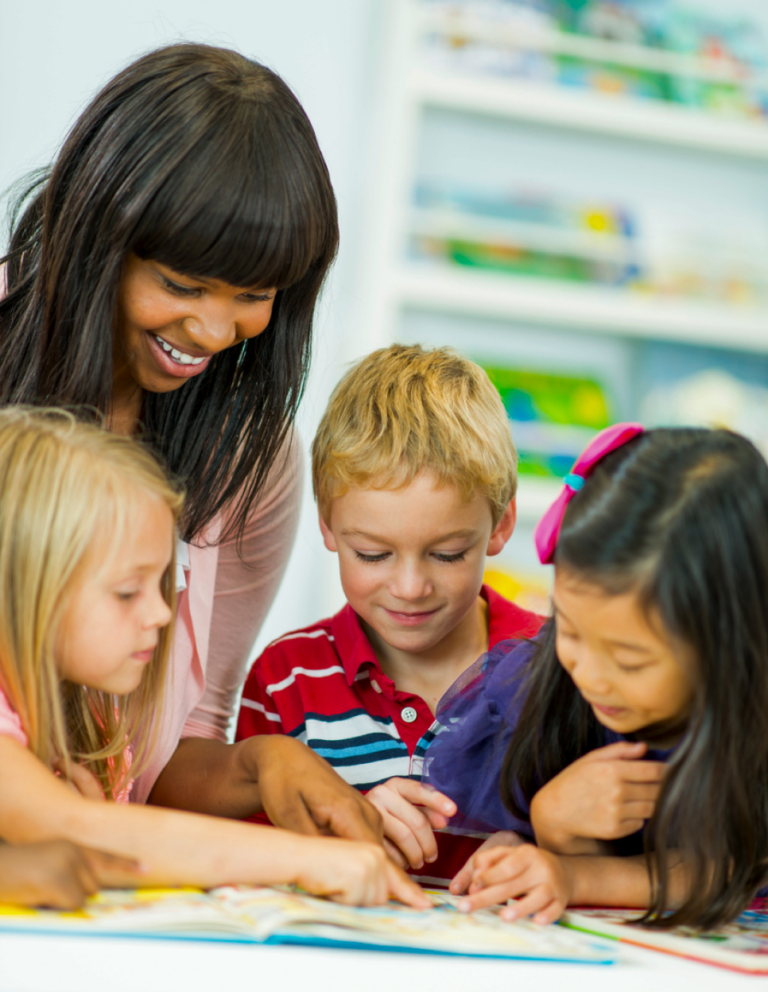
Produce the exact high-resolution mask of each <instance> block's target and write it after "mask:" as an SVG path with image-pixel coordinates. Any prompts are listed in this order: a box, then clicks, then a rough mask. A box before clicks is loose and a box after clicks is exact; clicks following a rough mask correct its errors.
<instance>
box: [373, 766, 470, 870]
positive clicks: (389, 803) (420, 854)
mask: <svg viewBox="0 0 768 992" xmlns="http://www.w3.org/2000/svg"><path fill="white" fill-rule="evenodd" d="M366 798H367V799H368V801H369V802H370V803H372V804H373V805H374V806H375V807H376V809H377V810H378V811H379V813H381V817H382V820H383V821H384V848H385V850H386V852H387V854H389V856H390V858H392V860H393V861H394V862H395V864H397V865H400V867H401V868H406V867H408V866H409V865H410V867H411V868H421V867H422V865H423V864H424V862H425V861H426V862H432V861H435V860H436V858H437V841H436V840H435V835H434V833H433V832H432V831H433V828H434V829H435V830H441V829H442V828H443V827H445V826H446V824H447V823H448V820H449V818H450V817H452V816H453V815H454V814H455V812H456V803H455V802H454V801H453V800H452V799H449V798H448V796H444V795H443V793H442V792H437V791H436V790H435V789H430V788H427V786H425V785H422V784H421V783H420V782H415V781H413V779H408V778H391V779H389V780H388V781H386V782H382V784H381V785H377V786H375V787H374V788H373V789H371V791H370V792H368V793H367V794H366ZM418 807H423V811H422V809H419V808H418Z"/></svg>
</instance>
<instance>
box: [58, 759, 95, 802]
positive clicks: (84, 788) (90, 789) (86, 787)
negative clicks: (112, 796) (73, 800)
mask: <svg viewBox="0 0 768 992" xmlns="http://www.w3.org/2000/svg"><path fill="white" fill-rule="evenodd" d="M52 767H53V771H54V774H55V775H56V776H57V778H60V779H62V780H63V781H64V782H66V783H67V785H68V786H70V788H72V789H74V790H75V792H77V793H79V794H80V795H81V796H82V797H83V799H93V800H95V801H96V802H100V801H103V800H104V793H103V792H102V791H101V786H100V785H99V782H98V780H97V779H96V776H95V775H92V774H91V773H90V772H89V771H88V769H87V768H86V767H85V766H84V765H78V764H77V763H76V762H72V763H71V764H70V768H69V778H66V777H65V767H64V762H63V761H61V760H59V759H56V761H54V762H53V764H52Z"/></svg>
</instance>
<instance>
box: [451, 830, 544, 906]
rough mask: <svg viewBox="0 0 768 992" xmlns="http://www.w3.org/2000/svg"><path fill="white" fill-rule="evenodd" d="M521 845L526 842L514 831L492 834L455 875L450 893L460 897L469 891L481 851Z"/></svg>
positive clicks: (501, 831) (500, 831)
mask: <svg viewBox="0 0 768 992" xmlns="http://www.w3.org/2000/svg"><path fill="white" fill-rule="evenodd" d="M520 844H525V841H524V840H523V838H522V837H521V836H520V835H519V834H516V833H515V832H514V831H512V830H499V831H498V832H497V833H495V834H491V836H490V837H489V838H488V839H487V840H484V841H483V843H482V844H481V845H480V847H478V849H477V850H476V851H475V853H474V854H473V855H472V856H471V857H470V858H468V859H467V863H466V864H465V865H464V867H463V868H461V869H460V871H458V872H457V873H456V874H455V875H454V877H453V879H452V880H451V884H450V885H449V886H448V888H449V890H450V892H451V893H452V894H453V895H455V896H460V895H463V893H465V892H466V891H467V889H468V888H469V885H470V882H471V881H472V876H473V875H474V873H475V859H476V858H477V856H478V854H480V852H481V851H489V850H491V848H494V847H517V846H518V845H520Z"/></svg>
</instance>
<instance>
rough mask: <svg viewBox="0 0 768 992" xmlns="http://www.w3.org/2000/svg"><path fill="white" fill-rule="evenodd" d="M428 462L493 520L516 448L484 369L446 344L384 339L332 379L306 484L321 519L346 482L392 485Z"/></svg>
mask: <svg viewBox="0 0 768 992" xmlns="http://www.w3.org/2000/svg"><path fill="white" fill-rule="evenodd" d="M425 469H428V470H430V471H432V472H434V473H435V475H436V476H437V478H438V484H439V485H446V484H447V483H449V482H450V483H453V484H454V485H456V486H458V488H459V491H460V493H461V495H462V498H463V499H465V500H470V499H472V497H473V496H474V495H475V494H476V493H478V492H480V493H482V494H483V495H485V496H486V497H487V498H488V501H489V502H490V504H491V514H492V517H493V525H494V527H495V526H496V524H497V523H498V522H499V520H500V519H501V517H502V515H503V513H504V510H505V509H506V507H507V504H508V503H509V501H510V500H511V499H512V497H513V496H514V495H515V491H516V489H517V452H516V451H515V446H514V444H513V442H512V436H511V434H510V430H509V421H508V419H507V414H506V411H505V410H504V404H503V403H502V402H501V397H500V396H499V394H498V392H497V391H496V389H495V388H494V386H493V385H492V383H491V381H490V379H489V378H488V376H487V375H486V373H485V372H484V371H483V370H482V369H481V368H480V366H479V365H475V363H474V362H470V361H469V360H468V359H466V358H463V357H462V356H461V355H459V354H457V353H456V352H455V351H453V350H452V349H450V348H436V349H435V350H434V351H425V350H424V349H423V348H421V347H419V346H418V345H414V346H410V347H407V346H405V345H392V346H391V347H389V348H382V349H381V350H379V351H374V352H373V354H371V355H368V356H367V357H366V358H364V359H362V361H360V362H358V364H357V365H355V366H354V368H352V369H351V370H350V371H349V372H348V373H347V374H346V375H345V376H344V378H343V379H342V380H341V382H340V383H339V384H338V385H337V386H336V389H335V390H334V392H333V395H332V396H331V399H330V402H329V403H328V408H327V410H326V411H325V414H324V416H323V419H322V420H321V422H320V426H319V428H318V431H317V434H316V435H315V440H314V442H313V444H312V482H313V486H314V492H315V498H316V499H317V502H318V506H319V508H320V513H321V515H322V517H323V519H324V520H325V521H326V522H328V521H329V519H330V512H331V506H332V504H333V501H334V500H335V499H338V498H339V497H340V496H343V495H344V493H345V492H346V491H347V490H348V489H349V487H350V486H359V487H363V488H373V489H397V488H399V487H401V486H404V485H407V484H408V483H409V482H412V481H413V479H414V478H415V477H416V476H417V475H418V474H419V472H421V471H423V470H425Z"/></svg>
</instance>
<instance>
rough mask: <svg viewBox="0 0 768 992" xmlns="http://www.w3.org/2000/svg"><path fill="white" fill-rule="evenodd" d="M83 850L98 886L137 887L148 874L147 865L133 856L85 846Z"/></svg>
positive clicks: (115, 887)
mask: <svg viewBox="0 0 768 992" xmlns="http://www.w3.org/2000/svg"><path fill="white" fill-rule="evenodd" d="M81 851H82V854H83V858H84V859H85V861H86V862H87V864H88V867H89V868H90V870H91V872H92V873H93V875H94V877H95V878H96V879H97V888H114V889H122V888H128V889H130V888H135V887H136V884H137V883H138V882H140V881H141V879H142V878H143V877H144V876H145V875H146V874H147V869H146V867H145V866H144V865H142V864H140V863H139V862H138V861H136V860H134V859H133V858H124V857H121V856H120V855H118V854H109V853H107V852H106V851H98V850H96V849H95V848H91V847H83V848H81Z"/></svg>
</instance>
